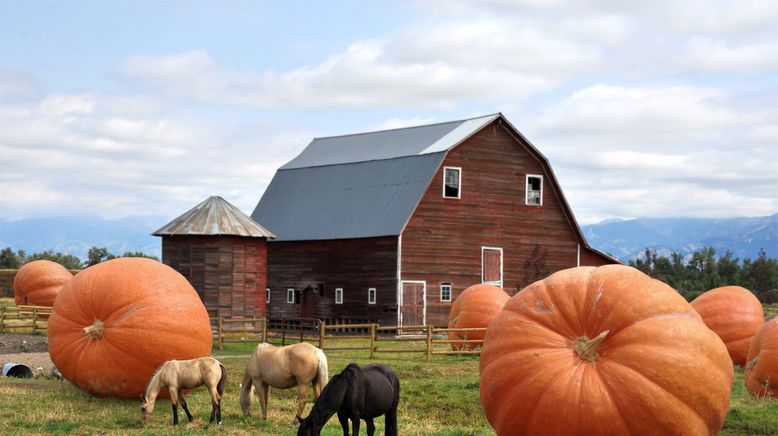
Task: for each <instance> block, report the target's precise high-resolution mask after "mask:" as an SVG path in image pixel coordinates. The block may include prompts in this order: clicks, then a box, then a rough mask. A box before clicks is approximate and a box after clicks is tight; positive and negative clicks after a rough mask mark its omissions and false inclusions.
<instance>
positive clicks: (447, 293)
mask: <svg viewBox="0 0 778 436" xmlns="http://www.w3.org/2000/svg"><path fill="white" fill-rule="evenodd" d="M440 301H451V283H441V284H440Z"/></svg>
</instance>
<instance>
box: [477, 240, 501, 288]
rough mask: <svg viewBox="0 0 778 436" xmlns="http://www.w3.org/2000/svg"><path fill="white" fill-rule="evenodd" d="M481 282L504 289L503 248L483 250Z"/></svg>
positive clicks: (483, 248)
mask: <svg viewBox="0 0 778 436" xmlns="http://www.w3.org/2000/svg"><path fill="white" fill-rule="evenodd" d="M481 282H482V283H489V284H490V285H497V286H500V287H502V248H493V247H482V248H481Z"/></svg>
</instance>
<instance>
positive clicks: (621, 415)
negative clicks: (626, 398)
mask: <svg viewBox="0 0 778 436" xmlns="http://www.w3.org/2000/svg"><path fill="white" fill-rule="evenodd" d="M597 377H598V379H599V381H600V383H601V384H602V387H603V389H604V390H605V392H606V393H607V394H608V401H610V402H611V404H613V408H614V409H616V412H618V413H617V415H619V419H620V420H621V423H622V424H623V426H624V428H626V429H627V433H628V434H630V435H633V434H636V433H635V431H633V429H632V427H631V426H630V423H631V422H632V421H630V420H628V419H626V418H625V417H624V411H623V410H622V409H621V407H619V401H617V399H616V397H615V396H614V395H613V388H612V387H611V385H610V384H608V378H607V377H603V376H602V372H600V370H599V369H598V370H597Z"/></svg>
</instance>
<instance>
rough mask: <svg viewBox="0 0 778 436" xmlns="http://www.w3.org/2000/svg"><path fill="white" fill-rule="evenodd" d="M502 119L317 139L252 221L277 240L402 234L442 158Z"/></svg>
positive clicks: (276, 180) (284, 172)
mask: <svg viewBox="0 0 778 436" xmlns="http://www.w3.org/2000/svg"><path fill="white" fill-rule="evenodd" d="M501 116H502V115H500V114H493V115H486V116H482V117H478V118H470V119H466V120H460V121H451V122H446V123H439V124H429V125H425V126H416V127H406V128H402V129H392V130H382V131H378V132H369V133H358V134H354V135H343V136H331V137H326V138H316V139H314V140H313V141H312V142H311V143H310V144H309V145H308V147H306V148H305V150H303V152H302V153H300V155H299V156H297V157H296V158H294V159H292V160H291V161H289V162H288V163H287V164H286V165H284V166H282V167H281V168H279V169H278V171H277V172H276V174H275V176H274V177H273V180H272V181H271V182H270V185H268V187H267V190H265V193H264V195H263V196H262V199H261V200H260V201H259V204H257V207H256V208H255V209H254V212H253V213H252V214H251V217H252V218H254V220H256V221H259V222H262V223H263V224H264V225H266V226H267V227H268V228H269V229H271V230H272V231H273V233H274V234H275V235H276V237H277V240H279V241H301V240H321V239H348V238H369V237H375V236H391V235H399V234H400V233H401V232H402V230H403V227H405V223H406V222H407V221H408V218H410V216H411V214H412V213H413V210H414V209H415V208H416V205H417V204H418V202H419V200H420V199H421V196H422V195H423V194H424V192H425V191H426V189H427V186H428V185H429V183H430V180H431V179H432V177H433V176H434V175H435V172H436V171H437V169H438V167H439V166H440V163H441V162H442V161H443V158H445V156H446V152H447V151H448V150H450V149H451V148H453V147H455V146H457V145H458V144H460V143H461V142H462V141H464V140H466V139H467V138H469V137H471V136H472V135H473V134H475V133H476V132H478V131H479V130H481V129H482V128H483V127H484V126H485V125H487V124H489V123H490V122H492V121H494V120H495V119H497V118H499V117H501Z"/></svg>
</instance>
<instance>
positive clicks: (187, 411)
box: [178, 389, 193, 422]
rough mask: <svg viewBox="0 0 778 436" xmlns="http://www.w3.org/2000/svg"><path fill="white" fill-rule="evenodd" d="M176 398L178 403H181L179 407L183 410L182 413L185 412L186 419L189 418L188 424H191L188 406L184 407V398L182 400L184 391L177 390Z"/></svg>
mask: <svg viewBox="0 0 778 436" xmlns="http://www.w3.org/2000/svg"><path fill="white" fill-rule="evenodd" d="M178 396H179V401H180V402H181V407H183V408H184V412H186V417H187V418H189V422H192V419H193V418H192V414H191V413H189V406H187V405H186V398H184V390H183V389H179V390H178Z"/></svg>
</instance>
